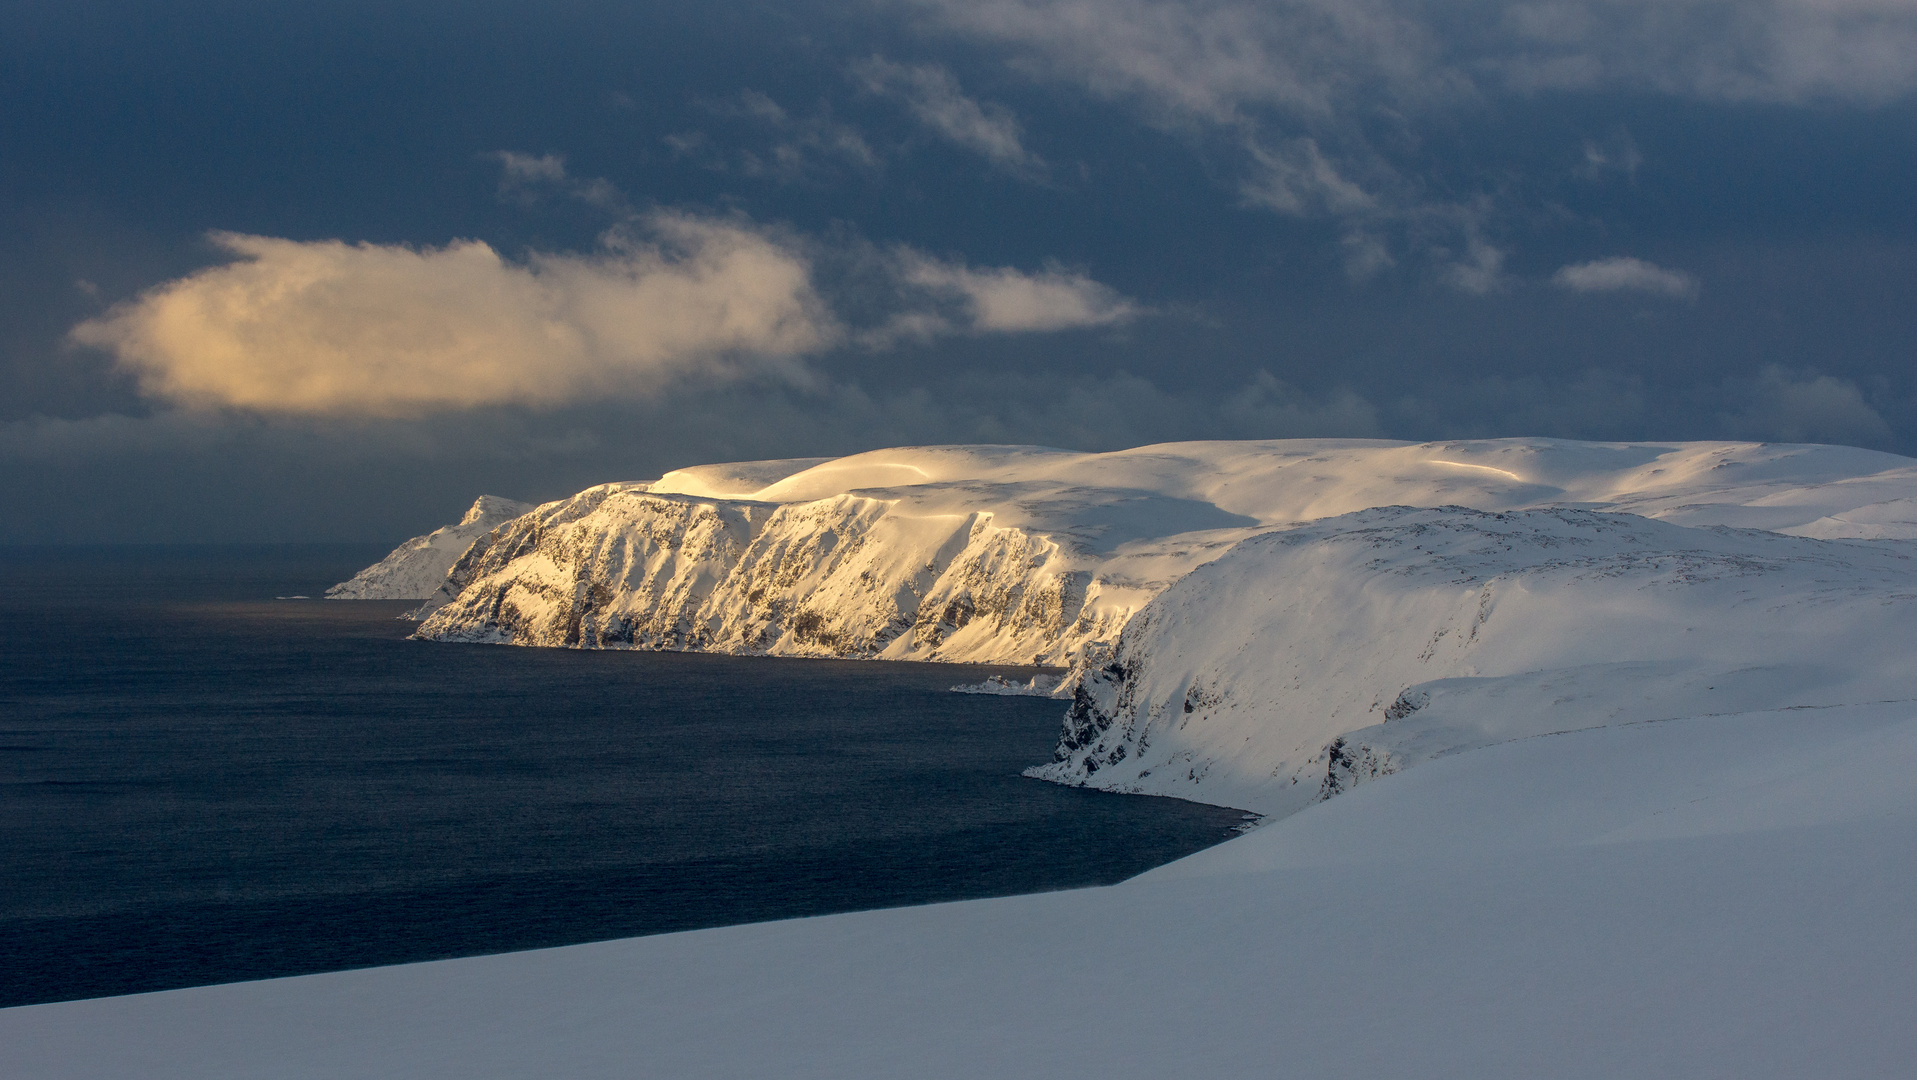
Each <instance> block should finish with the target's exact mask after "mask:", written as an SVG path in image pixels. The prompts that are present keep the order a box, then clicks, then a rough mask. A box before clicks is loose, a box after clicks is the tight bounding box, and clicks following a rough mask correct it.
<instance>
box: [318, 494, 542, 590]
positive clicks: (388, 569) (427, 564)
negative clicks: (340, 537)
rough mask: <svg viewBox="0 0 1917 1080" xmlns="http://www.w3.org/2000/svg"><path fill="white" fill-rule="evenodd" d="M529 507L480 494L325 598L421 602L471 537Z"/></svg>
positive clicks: (468, 544) (519, 513)
mask: <svg viewBox="0 0 1917 1080" xmlns="http://www.w3.org/2000/svg"><path fill="white" fill-rule="evenodd" d="M531 509H532V505H531V504H530V503H523V502H516V501H514V500H512V499H502V498H500V497H499V496H497V495H481V496H480V497H479V498H478V499H475V500H474V501H473V505H472V507H471V508H470V509H468V510H467V511H466V516H465V517H463V518H460V519H459V521H458V522H456V523H454V524H452V525H448V526H446V527H445V528H443V529H435V530H433V531H432V532H430V533H427V534H426V535H425V536H416V537H414V538H413V539H411V540H408V541H406V542H405V543H404V544H401V545H400V546H398V547H396V548H394V549H393V551H392V554H390V555H387V556H386V557H385V558H384V559H381V560H380V561H378V562H376V563H374V564H373V565H371V566H369V567H367V568H366V569H364V570H361V571H360V572H359V573H357V574H354V575H353V576H352V577H351V578H349V579H347V580H346V581H342V582H340V583H339V584H338V585H335V586H333V587H332V588H330V589H328V590H326V598H327V599H328V600H424V599H425V598H427V597H429V596H431V595H433V593H434V592H435V591H436V590H438V588H439V587H440V585H441V583H443V582H444V581H445V580H446V571H448V570H450V569H452V565H453V563H455V562H457V561H458V560H459V557H460V556H461V555H463V554H465V553H466V549H467V548H469V547H471V546H472V544H473V541H474V540H477V539H479V538H480V537H482V536H485V535H486V534H487V533H489V532H492V531H493V530H494V529H496V528H498V527H499V526H501V525H504V524H505V523H506V522H508V521H511V520H512V519H514V518H516V517H519V516H520V515H521V514H524V513H526V512H528V511H530V510H531Z"/></svg>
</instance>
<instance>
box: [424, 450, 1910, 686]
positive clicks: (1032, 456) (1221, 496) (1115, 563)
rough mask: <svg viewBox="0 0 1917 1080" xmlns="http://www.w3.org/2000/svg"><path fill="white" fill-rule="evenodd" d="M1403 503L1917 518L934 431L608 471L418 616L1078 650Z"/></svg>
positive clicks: (721, 637) (1560, 456)
mask: <svg viewBox="0 0 1917 1080" xmlns="http://www.w3.org/2000/svg"><path fill="white" fill-rule="evenodd" d="M1393 504H1405V505H1416V506H1427V507H1430V506H1443V505H1450V504H1457V505H1465V506H1472V507H1476V508H1479V509H1484V510H1509V509H1518V508H1523V507H1535V506H1583V507H1593V506H1595V507H1602V508H1606V509H1622V510H1628V511H1630V512H1632V513H1636V514H1642V515H1646V516H1650V517H1656V518H1661V519H1664V520H1667V521H1673V522H1680V523H1685V524H1734V525H1740V526H1747V527H1761V528H1766V529H1774V530H1781V531H1787V532H1799V533H1803V534H1805V535H1815V536H1866V535H1894V536H1913V537H1917V462H1912V461H1911V460H1910V459H1907V458H1901V457H1897V456H1894V455H1890V454H1880V453H1875V452H1872V451H1866V450H1856V449H1850V448H1844V447H1828V446H1766V445H1755V444H1735V443H1674V444H1622V443H1579V442H1566V441H1561V440H1548V439H1503V440H1481V441H1471V442H1449V443H1425V444H1409V443H1393V442H1383V441H1371V440H1284V441H1270V442H1210V443H1176V444H1166V445H1161V446H1148V447H1141V448H1139V449H1135V450H1126V451H1119V452H1116V453H1109V454H1084V453H1074V452H1070V451H1063V450H1052V449H1046V448H1043V447H1017V446H1011V447H998V446H949V447H916V448H903V449H896V450H882V451H874V452H871V453H866V454H858V455H854V456H851V457H847V458H838V459H831V460H822V459H816V458H814V459H800V460H787V461H770V462H746V463H736V464H729V465H712V466H701V467H698V468H693V469H685V470H680V471H678V472H674V473H669V474H667V475H666V476H664V477H662V478H661V479H659V480H657V481H653V482H650V483H624V484H608V485H602V486H600V487H595V488H591V489H588V490H587V491H584V492H581V493H580V494H578V495H576V496H573V497H572V498H570V499H563V500H559V501H557V502H553V503H548V504H546V505H544V506H541V507H539V508H538V509H537V510H536V511H534V512H533V513H530V514H528V515H525V516H523V517H520V518H518V519H516V520H514V521H512V522H509V523H507V524H505V525H504V526H502V527H501V528H499V529H498V530H496V531H494V532H492V533H489V534H488V535H486V536H483V537H480V538H478V539H477V540H476V541H475V542H474V544H473V546H472V547H471V548H470V549H469V550H468V551H467V552H466V553H465V554H464V555H463V556H461V558H460V559H459V560H458V562H457V563H456V564H455V565H454V566H453V567H452V569H451V571H450V573H449V575H447V576H446V577H445V579H444V581H443V582H441V583H440V587H439V591H438V593H437V594H436V595H435V596H433V598H432V599H431V600H429V601H428V603H427V604H426V605H425V606H424V607H423V608H422V609H421V612H420V614H421V616H422V617H425V616H427V615H429V614H430V617H428V618H426V621H425V623H424V624H423V625H422V626H421V628H420V631H419V635H420V636H421V637H424V638H429V639H434V640H445V641H490V642H510V643H515V644H524V645H553V646H573V647H582V648H648V649H695V650H702V651H719V652H729V653H770V654H781V655H800V656H856V657H883V658H889V659H923V660H953V661H974V662H1001V663H1039V664H1069V663H1072V662H1075V661H1077V660H1080V659H1082V658H1084V657H1085V656H1087V655H1097V654H1101V653H1102V652H1103V651H1104V650H1108V649H1109V648H1110V646H1111V645H1112V644H1113V642H1115V640H1116V636H1117V634H1118V632H1119V630H1121V629H1122V628H1123V627H1124V625H1125V624H1126V622H1127V621H1128V620H1129V619H1131V617H1132V616H1133V615H1134V614H1135V613H1136V612H1137V611H1139V610H1140V609H1141V608H1143V607H1144V606H1145V605H1146V604H1147V603H1149V602H1150V601H1151V600H1152V599H1153V598H1154V597H1156V596H1157V595H1158V594H1159V593H1161V592H1163V591H1164V590H1165V589H1166V588H1167V587H1169V586H1170V585H1171V584H1172V583H1173V582H1175V581H1177V580H1179V579H1180V578H1182V577H1184V576H1185V575H1186V574H1188V573H1190V572H1191V571H1192V570H1193V569H1195V568H1197V567H1199V566H1202V565H1204V564H1205V563H1207V562H1209V561H1211V560H1212V559H1214V558H1216V557H1217V556H1218V555H1220V554H1222V553H1223V552H1224V551H1226V550H1227V549H1228V548H1230V547H1231V546H1232V545H1233V544H1236V543H1238V542H1239V541H1242V540H1244V539H1246V538H1247V537H1250V536H1254V535H1257V534H1259V533H1263V532H1269V531H1272V530H1274V529H1281V528H1290V527H1295V526H1296V525H1298V524H1299V523H1302V522H1308V521H1312V520H1318V519H1324V518H1328V517H1333V516H1336V515H1341V514H1347V513H1350V512H1352V511H1356V510H1362V509H1365V508H1368V507H1374V506H1381V505H1393Z"/></svg>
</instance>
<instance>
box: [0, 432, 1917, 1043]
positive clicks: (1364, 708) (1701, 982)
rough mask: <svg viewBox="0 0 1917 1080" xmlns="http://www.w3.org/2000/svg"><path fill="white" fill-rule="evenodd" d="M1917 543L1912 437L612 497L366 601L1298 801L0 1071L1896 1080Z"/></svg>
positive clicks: (994, 458) (753, 485)
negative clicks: (661, 655) (973, 719)
mask: <svg viewBox="0 0 1917 1080" xmlns="http://www.w3.org/2000/svg"><path fill="white" fill-rule="evenodd" d="M479 509H480V508H479V507H475V513H477V512H478V511H479ZM477 524H478V521H477V519H475V518H474V516H473V515H469V519H468V522H466V523H465V525H467V526H476V525H477ZM442 534H447V530H441V532H440V533H435V534H433V536H441V535H442ZM428 539H430V538H422V540H428ZM1913 541H1917V461H1913V460H1911V459H1908V458H1902V457H1897V456H1894V455H1889V454H1881V453H1874V452H1870V451H1863V450H1855V449H1848V448H1840V447H1825V446H1778V445H1754V444H1719V443H1710V444H1702V443H1669V444H1618V443H1603V444H1597V443H1577V442H1565V441H1557V440H1542V439H1512V440H1487V441H1475V442H1450V443H1430V444H1417V445H1413V444H1402V443H1385V442H1365V441H1304V442H1297V441H1288V442H1264V443H1185V444H1176V445H1167V446H1154V447H1145V448H1141V449H1138V450H1132V451H1124V452H1119V453H1112V454H1081V453H1068V452H1065V451H1057V450H1046V449H1040V448H1030V447H933V448H915V449H902V450H891V451H879V452H874V453H870V454H862V455H856V456H854V457H850V458H842V459H835V460H830V461H821V460H806V461H789V462H755V463H747V464H744V465H724V466H706V467H701V468H694V469H686V470H681V471H679V472H675V473H671V474H668V475H667V476H665V477H663V478H661V479H660V480H657V481H652V482H646V483H628V484H608V485H602V486H600V487H596V488H592V489H589V490H588V491H586V492H582V493H580V494H579V495H577V496H574V497H572V498H570V499H565V500H560V501H558V502H553V503H547V504H545V505H542V506H539V507H537V508H532V509H530V510H528V511H526V512H525V513H522V514H518V515H517V516H512V517H511V518H510V519H509V520H501V521H499V522H497V523H496V524H494V525H492V526H490V527H488V528H486V529H485V530H484V531H483V532H480V531H479V530H478V529H477V528H474V535H472V536H470V537H469V538H467V545H468V546H466V547H465V548H464V549H463V550H462V551H461V552H459V553H458V554H457V555H456V556H455V557H450V558H443V568H442V570H441V573H440V574H439V576H438V577H437V578H436V579H432V580H421V579H420V577H419V575H411V576H407V575H402V574H400V573H397V572H394V573H388V574H385V575H384V577H383V578H382V577H381V576H380V575H378V574H375V573H374V570H369V571H367V572H366V573H363V574H361V575H360V576H359V577H358V578H355V579H354V580H355V581H356V582H361V583H362V584H361V586H360V587H359V588H360V591H359V592H358V593H357V595H375V594H377V595H384V596H401V595H404V596H407V597H409V598H419V599H423V600H425V601H426V603H425V605H424V606H423V608H422V611H421V614H422V615H423V616H425V621H424V622H423V623H422V625H421V627H420V630H419V636H421V637H424V638H428V639H432V640H442V641H486V642H500V643H517V644H527V645H561V646H572V647H583V648H671V649H704V650H712V651H723V652H732V653H748V654H749V653H768V654H783V655H820V656H858V657H873V658H911V659H938V660H960V661H996V662H1019V663H1032V662H1038V663H1041V664H1050V665H1056V666H1059V667H1064V668H1066V669H1067V670H1066V672H1065V673H1064V677H1063V678H1062V679H1061V680H1060V681H1059V684H1058V686H1057V688H1056V689H1055V690H1053V691H1051V692H1052V693H1054V694H1056V695H1057V696H1058V697H1059V699H1060V710H1061V712H1062V713H1064V714H1065V717H1064V726H1063V731H1062V734H1061V738H1060V742H1059V746H1058V750H1057V753H1056V754H1055V756H1054V760H1053V761H1052V762H1050V763H1047V764H1042V765H1035V768H1034V770H1033V774H1034V775H1038V776H1042V777H1044V778H1046V779H1051V780H1054V781H1059V782H1064V783H1072V784H1084V785H1091V786H1098V787H1104V788H1108V789H1112V790H1118V791H1130V792H1141V793H1147V794H1161V795H1175V796H1179V797H1183V798H1189V799H1196V800H1199V801H1204V802H1212V803H1217V804H1220V805H1226V806H1235V807H1242V808H1246V809H1250V810H1253V811H1257V812H1259V813H1261V814H1265V815H1268V818H1269V824H1266V825H1265V826H1263V827H1262V828H1259V829H1257V830H1255V831H1253V832H1251V833H1250V834H1248V835H1246V836H1244V837H1241V838H1239V839H1236V840H1233V841H1230V842H1228V843H1226V844H1223V845H1220V846H1218V847H1216V848H1213V849H1211V850H1208V851H1206V852H1203V853H1200V854H1199V855H1196V856H1193V857H1191V858H1188V859H1185V860H1182V861H1180V862H1178V863H1174V864H1172V865H1170V866H1167V867H1163V868H1161V869H1159V870H1157V871H1153V872H1152V873H1149V874H1146V875H1144V876H1142V877H1140V878H1135V879H1133V880H1131V881H1129V882H1126V883H1124V884H1122V885H1119V886H1115V887H1112V888H1107V889H1092V890H1080V891H1075V892H1066V893H1054V894H1048V895H1041V896H1029V897H1016V898H1011V899H1004V900H989V901H975V902H968V903H960V904H947V905H937V906H932V907H925V908H915V909H904V910H896V911H884V912H870V913H862V914H852V915H840V916H831V917H827V918H819V919H804V920H795V921H791V922H784V923H771V924H764V925H759V926H747V927H732V928H726V929H720V930H709V931H699V932H694V933H689V934H675V935H665V936H661V937H656V938H644V939H634V940H630V941H623V942H611V943H604V944H599V945H588V946H578V947H574V948H568V949H554V950H545V951H541V952H533V953H521V954H514V955H508V956H499V957H484V958H475V959H469V960H456V961H446V962H441V963H436V964H419V965H410V966H405V967H399V968H387V969H376V970H370V971H360V972H345V973H339V974H333V975H321V976H309V977H302V978H296V979H285V980H276V981H272V982H267V983H259V984H248V985H245V986H233V987H211V988H204V989H197V990H185V991H174V992H168V993H163V994H152V995H144V996H139V997H131V998H120V999H108V1000H102V1001H94V1002H78V1003H69V1004H62V1005H49V1006H34V1007H29V1008H24V1009H15V1010H9V1011H6V1012H0V1073H5V1074H6V1075H21V1076H35V1077H38V1076H49V1077H51V1076H104V1075H131V1074H138V1075H144V1076H152V1077H162V1076H206V1077H213V1076H261V1075H300V1076H333V1075H409V1076H462V1077H480V1076H532V1075H557V1074H563V1075H568V1076H580V1077H588V1076H631V1075H657V1076H674V1077H678V1076H734V1075H778V1076H795V1077H796V1076H833V1077H854V1076H861V1077H863V1076H872V1077H879V1076H915V1077H918V1076H923V1077H939V1076H951V1077H971V1076H983V1075H1008V1076H1044V1077H1055V1076H1056V1077H1065V1076H1086V1077H1093V1076H1096V1077H1130V1076H1139V1077H1144V1076H1168V1075H1188V1076H1206V1077H1238V1076H1244V1077H1254V1076H1256V1077H1263V1076H1273V1075H1290V1074H1293V1073H1298V1074H1308V1075H1314V1076H1352V1077H1360V1076H1362V1077H1375V1076H1399V1075H1417V1076H1471V1077H1502V1076H1510V1077H1537V1076H1552V1077H1584V1076H1590V1077H1611V1076H1625V1075H1629V1076H1654V1077H1656V1076H1670V1077H1679V1076H1685V1077H1691V1076H1738V1077H1769V1076H1777V1077H1785V1076H1791V1077H1796V1076H1805V1075H1857V1076H1864V1075H1872V1076H1875V1075H1882V1076H1890V1075H1898V1074H1900V1072H1901V1071H1902V1070H1904V1069H1906V1068H1907V1067H1908V1063H1909V1061H1911V1060H1917V1035H1914V1034H1913V1033H1912V1029H1911V1028H1910V1025H1909V1024H1908V1023H1907V1021H1906V1020H1905V1018H1904V1015H1903V1014H1904V1013H1905V1012H1906V1011H1907V1006H1908V1003H1909V1002H1910V1001H1911V1000H1917V914H1913V909H1912V907H1911V905H1910V904H1909V903H1908V897H1909V895H1910V894H1911V892H1912V891H1913V887H1917V783H1913V782H1912V781H1911V779H1910V777H1911V776H1913V775H1917V560H1913V556H1914V555H1917V542H1913ZM458 542H459V541H458V539H456V538H455V539H450V540H447V541H446V542H444V543H438V544H433V543H427V544H424V545H422V541H413V542H412V545H411V548H410V550H412V551H414V552H421V553H423V552H429V551H430V552H431V553H433V554H432V557H433V558H442V557H443V553H444V552H445V551H446V550H447V549H448V548H449V547H451V546H454V545H456V544H457V543H458ZM407 550H409V549H408V548H402V549H401V552H396V553H395V558H397V557H399V556H400V555H401V553H402V552H405V551H407ZM419 558H420V559H421V560H423V559H424V558H426V556H425V555H424V554H422V555H420V556H419ZM392 561H393V560H392V559H389V560H388V563H391V562H392ZM381 565H382V566H384V565H386V564H381ZM422 565H423V563H422ZM374 569H377V568H374ZM369 575H370V576H369ZM428 577H429V578H430V575H428ZM382 582H385V584H382ZM429 585H430V586H431V588H428V587H427V586H429ZM381 588H384V589H385V590H386V591H385V592H379V591H378V590H379V589H381ZM1048 685H1049V682H1043V683H1041V682H1040V681H1037V680H1035V681H1034V682H1033V683H1031V684H1028V685H1022V686H1021V685H1018V684H1012V683H1002V684H998V685H990V684H978V685H975V686H973V687H971V689H973V690H974V691H978V692H988V693H1012V692H1020V693H1043V692H1046V687H1047V686H1048Z"/></svg>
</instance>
